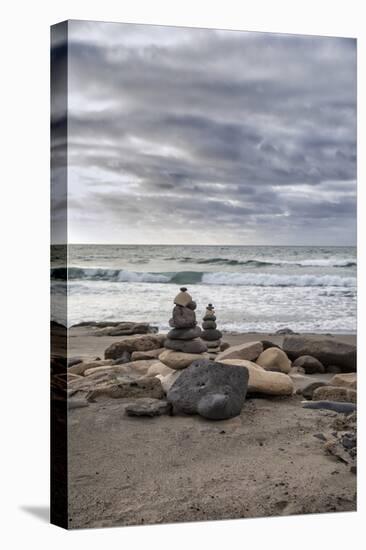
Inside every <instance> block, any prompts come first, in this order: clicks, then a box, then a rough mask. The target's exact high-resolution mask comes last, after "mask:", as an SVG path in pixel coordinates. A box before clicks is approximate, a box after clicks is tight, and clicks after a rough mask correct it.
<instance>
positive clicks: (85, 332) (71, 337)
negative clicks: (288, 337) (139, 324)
mask: <svg viewBox="0 0 366 550" xmlns="http://www.w3.org/2000/svg"><path fill="white" fill-rule="evenodd" d="M222 332H223V337H222V341H223V342H228V343H229V344H230V345H232V346H235V345H237V344H239V343H246V342H250V341H252V340H271V341H272V342H273V343H274V344H277V345H281V344H282V342H283V339H284V336H285V335H282V334H276V333H271V332H243V333H232V332H224V331H222ZM159 334H160V332H159ZM161 334H164V332H162V333H161ZM299 334H304V335H306V336H318V337H320V336H323V337H324V338H334V339H336V340H340V341H341V342H345V343H349V344H354V345H356V343H357V334H355V333H352V334H345V333H342V334H336V333H314V332H301V333H299ZM121 338H123V336H96V330H95V329H93V328H91V327H71V328H70V329H69V330H68V352H69V356H83V357H93V356H95V355H98V356H101V357H102V355H103V354H104V350H105V349H106V348H107V347H108V346H109V345H110V344H113V342H117V341H118V340H119V339H121Z"/></svg>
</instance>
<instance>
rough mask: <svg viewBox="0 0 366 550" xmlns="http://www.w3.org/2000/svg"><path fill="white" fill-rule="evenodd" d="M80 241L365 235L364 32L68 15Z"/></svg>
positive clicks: (315, 240) (347, 238) (75, 219)
mask: <svg viewBox="0 0 366 550" xmlns="http://www.w3.org/2000/svg"><path fill="white" fill-rule="evenodd" d="M68 55H69V67H68V71H69V73H68V87H69V103H68V109H69V110H68V138H69V141H68V162H69V168H68V173H69V239H70V241H71V242H105V243H108V242H111V243H163V244H164V243H166V244H169V243H202V244H220V243H223V244H225V243H226V244H262V243H264V244H354V241H355V226H356V42H355V41H354V40H352V39H342V38H325V37H310V36H296V35H293V36H290V35H276V34H267V33H249V32H237V31H215V30H203V29H185V28H174V27H159V26H146V25H127V24H113V23H97V22H95V23H93V22H78V21H71V22H70V23H69V50H68Z"/></svg>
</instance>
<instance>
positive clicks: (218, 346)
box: [206, 340, 220, 349]
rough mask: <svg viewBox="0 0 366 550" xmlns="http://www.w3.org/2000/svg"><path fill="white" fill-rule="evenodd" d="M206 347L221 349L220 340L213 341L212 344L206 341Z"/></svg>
mask: <svg viewBox="0 0 366 550" xmlns="http://www.w3.org/2000/svg"><path fill="white" fill-rule="evenodd" d="M206 346H207V347H208V349H210V348H218V349H219V348H220V340H212V341H211V342H209V341H206Z"/></svg>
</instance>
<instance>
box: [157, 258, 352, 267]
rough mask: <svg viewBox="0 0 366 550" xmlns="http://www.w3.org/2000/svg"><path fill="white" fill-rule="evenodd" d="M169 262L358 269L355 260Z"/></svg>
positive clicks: (184, 259) (203, 260)
mask: <svg viewBox="0 0 366 550" xmlns="http://www.w3.org/2000/svg"><path fill="white" fill-rule="evenodd" d="M167 259H168V260H176V261H178V262H179V263H183V264H184V263H195V264H203V265H205V264H206V265H245V266H248V267H262V266H281V265H285V266H288V265H291V266H297V267H356V266H357V262H356V260H355V259H354V258H343V259H339V258H322V259H316V258H313V259H309V260H274V259H268V260H267V259H259V258H258V259H257V258H254V259H252V260H233V259H230V258H204V259H196V258H193V257H189V256H185V257H182V258H167Z"/></svg>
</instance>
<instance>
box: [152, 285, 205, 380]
mask: <svg viewBox="0 0 366 550" xmlns="http://www.w3.org/2000/svg"><path fill="white" fill-rule="evenodd" d="M174 304H175V305H174V308H173V313H172V318H171V319H170V320H169V325H170V326H171V327H172V329H171V330H170V331H169V332H168V334H167V338H166V340H165V341H164V347H165V351H164V352H163V353H162V354H160V355H159V360H160V361H161V362H162V363H164V364H165V365H167V366H168V367H170V368H172V369H176V370H180V369H182V368H186V367H188V366H189V365H190V364H191V363H192V362H193V361H195V360H196V359H202V357H205V358H208V355H207V354H206V353H205V352H207V346H206V343H205V342H203V340H201V338H200V336H201V334H202V330H201V328H200V327H199V326H197V321H196V314H195V309H196V307H197V304H196V302H195V301H194V300H192V297H191V296H190V294H189V293H188V292H187V289H186V288H185V287H182V288H181V289H180V292H179V294H177V296H176V297H175V298H174Z"/></svg>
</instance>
